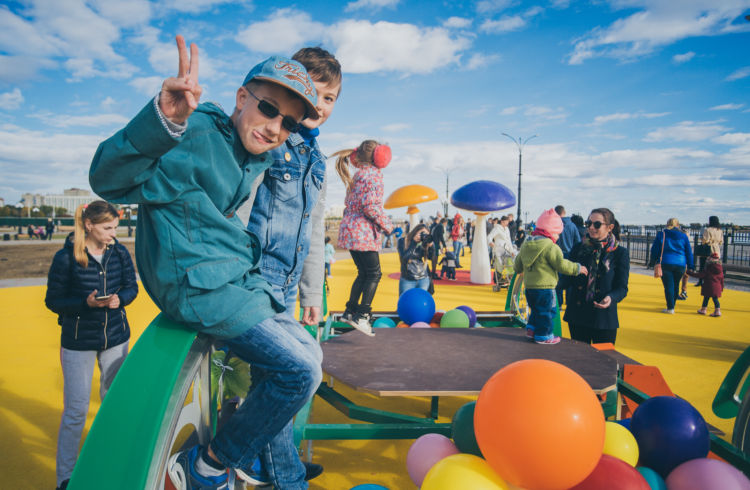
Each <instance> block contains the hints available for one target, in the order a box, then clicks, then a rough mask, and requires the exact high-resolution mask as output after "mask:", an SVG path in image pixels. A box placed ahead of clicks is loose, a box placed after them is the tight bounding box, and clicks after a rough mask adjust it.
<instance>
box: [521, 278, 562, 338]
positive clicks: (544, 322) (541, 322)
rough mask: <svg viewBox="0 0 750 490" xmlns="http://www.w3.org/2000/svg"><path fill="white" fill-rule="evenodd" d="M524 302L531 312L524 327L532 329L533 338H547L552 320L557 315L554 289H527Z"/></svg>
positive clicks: (549, 336)
mask: <svg viewBox="0 0 750 490" xmlns="http://www.w3.org/2000/svg"><path fill="white" fill-rule="evenodd" d="M525 293H526V303H527V304H528V305H529V309H530V310H531V313H530V314H529V321H528V323H527V324H526V328H531V329H533V330H534V340H548V339H551V338H552V337H554V336H555V334H553V333H552V327H553V325H552V322H553V321H554V319H555V315H557V295H556V294H555V290H554V289H527V290H526V291H525Z"/></svg>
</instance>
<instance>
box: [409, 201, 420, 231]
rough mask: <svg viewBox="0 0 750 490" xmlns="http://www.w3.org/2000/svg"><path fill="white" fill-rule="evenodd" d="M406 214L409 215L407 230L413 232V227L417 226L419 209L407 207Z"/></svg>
mask: <svg viewBox="0 0 750 490" xmlns="http://www.w3.org/2000/svg"><path fill="white" fill-rule="evenodd" d="M406 214H408V215H409V229H410V230H413V229H414V227H415V226H417V225H418V224H419V208H418V207H416V206H409V207H408V208H406Z"/></svg>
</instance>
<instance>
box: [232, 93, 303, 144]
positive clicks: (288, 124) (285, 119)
mask: <svg viewBox="0 0 750 490" xmlns="http://www.w3.org/2000/svg"><path fill="white" fill-rule="evenodd" d="M244 88H245V90H246V91H247V93H248V94H250V95H252V96H253V98H254V99H255V100H257V101H258V110H259V111H260V112H261V114H263V115H264V116H266V117H267V118H268V119H273V118H275V117H276V116H278V115H281V127H283V128H284V129H286V130H287V131H289V132H290V133H296V132H297V130H298V129H299V123H298V122H297V120H296V119H294V118H293V117H292V116H285V115H284V114H281V112H279V108H278V107H276V106H275V105H273V104H271V103H270V102H268V101H267V100H263V99H261V98H259V97H258V96H257V95H255V94H254V93H252V92H251V91H250V89H248V88H247V87H244Z"/></svg>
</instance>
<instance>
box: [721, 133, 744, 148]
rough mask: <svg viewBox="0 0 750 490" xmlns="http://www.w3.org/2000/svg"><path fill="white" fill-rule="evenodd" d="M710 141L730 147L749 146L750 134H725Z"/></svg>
mask: <svg viewBox="0 0 750 490" xmlns="http://www.w3.org/2000/svg"><path fill="white" fill-rule="evenodd" d="M712 141H714V142H716V143H721V144H724V145H732V146H741V145H750V133H725V134H722V135H721V136H717V137H716V138H714V139H713V140H712Z"/></svg>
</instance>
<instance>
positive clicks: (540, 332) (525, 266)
mask: <svg viewBox="0 0 750 490" xmlns="http://www.w3.org/2000/svg"><path fill="white" fill-rule="evenodd" d="M562 230H563V223H562V220H561V219H560V216H559V215H558V214H557V213H556V212H555V210H554V209H548V210H547V211H545V212H544V213H542V215H541V216H539V219H537V220H536V227H535V228H534V232H533V233H532V234H531V236H530V237H529V238H527V239H526V240H524V242H523V245H521V250H519V252H518V255H517V256H516V259H515V261H514V262H513V269H514V270H515V271H516V273H523V283H524V287H525V291H524V293H525V294H526V302H527V304H528V305H529V309H530V310H531V312H530V314H529V319H528V322H527V323H526V336H527V337H528V338H529V339H530V340H533V341H534V342H536V343H537V344H542V345H552V344H557V343H559V342H560V337H558V336H556V335H554V334H553V333H552V322H553V319H554V318H555V315H557V296H556V294H555V287H556V286H557V280H558V277H557V274H558V272H559V273H561V274H565V275H567V276H577V275H578V274H586V273H588V271H587V269H586V267H584V266H582V265H581V264H577V263H575V262H571V261H569V260H567V259H565V258H563V253H562V250H560V247H558V246H557V245H555V242H557V238H558V237H559V236H560V233H561V232H562Z"/></svg>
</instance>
